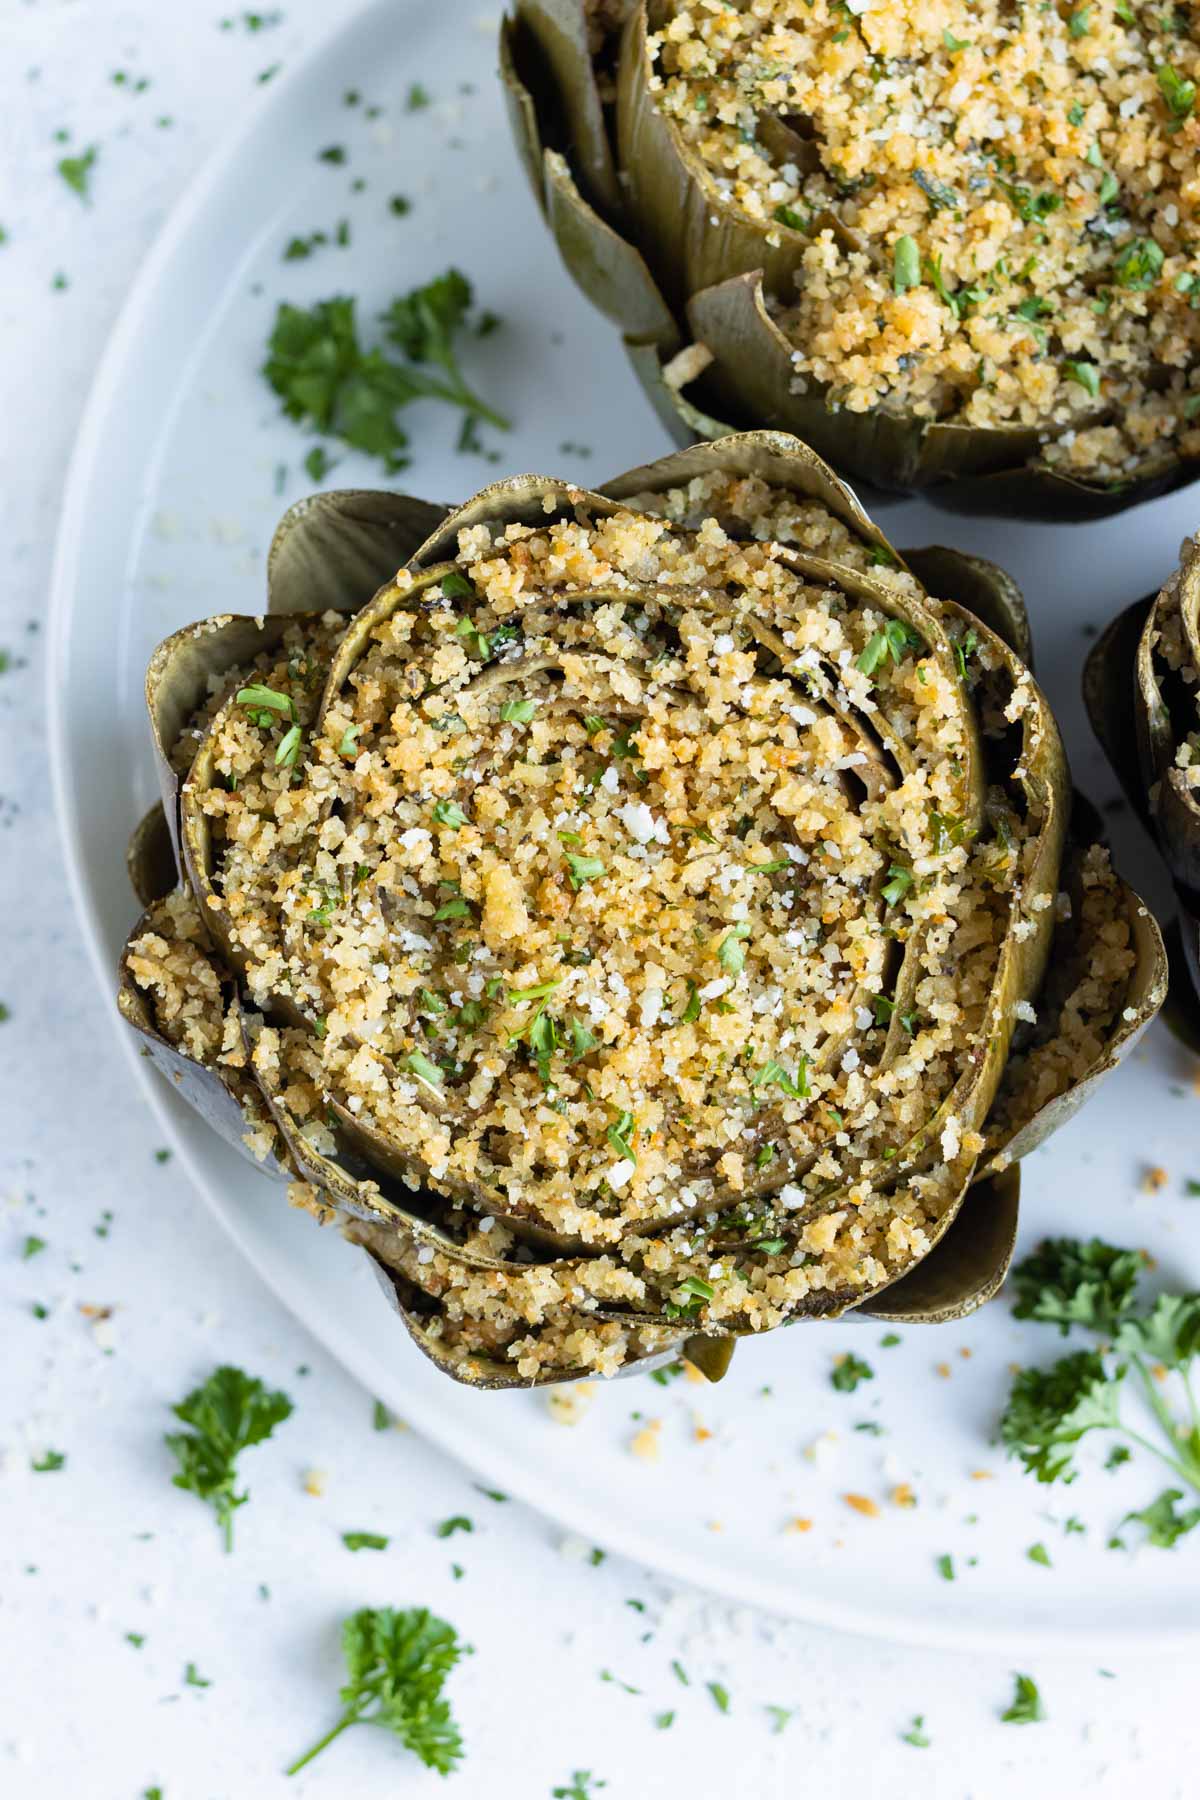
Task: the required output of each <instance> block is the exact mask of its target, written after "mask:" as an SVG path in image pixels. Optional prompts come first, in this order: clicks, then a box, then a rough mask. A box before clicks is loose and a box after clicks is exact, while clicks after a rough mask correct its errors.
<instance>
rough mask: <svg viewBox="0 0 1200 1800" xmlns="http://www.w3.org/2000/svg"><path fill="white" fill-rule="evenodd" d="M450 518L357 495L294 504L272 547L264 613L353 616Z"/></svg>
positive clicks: (422, 505) (417, 503)
mask: <svg viewBox="0 0 1200 1800" xmlns="http://www.w3.org/2000/svg"><path fill="white" fill-rule="evenodd" d="M449 510H450V509H449V507H445V506H434V505H431V504H430V502H429V501H428V500H414V499H412V498H411V497H410V496H409V495H407V494H387V493H377V492H373V491H371V490H369V489H354V488H349V489H338V490H334V491H333V492H330V493H327V494H311V495H309V496H308V498H306V499H304V500H299V501H297V502H296V504H295V506H291V507H289V508H288V510H287V512H285V513H284V515H283V518H282V519H281V520H280V521H279V524H278V526H277V527H276V529H275V535H274V537H273V538H272V540H271V548H270V551H269V552H268V555H267V611H268V612H269V613H273V614H281V613H305V612H311V613H321V612H343V613H351V612H357V611H358V609H359V607H360V606H361V605H362V603H363V596H364V594H373V593H375V592H376V591H377V590H378V589H379V588H381V587H383V586H384V584H385V583H387V582H390V581H393V580H394V579H395V575H396V571H397V569H400V568H402V567H403V566H404V564H405V563H406V562H407V561H408V559H409V557H410V556H411V555H412V553H413V551H414V550H416V549H417V547H418V546H419V545H420V544H422V543H423V542H424V541H425V539H426V538H427V537H428V536H429V534H430V532H432V531H436V529H437V527H438V525H439V524H440V523H441V521H442V520H443V519H444V518H445V516H446V514H447V512H448V511H449Z"/></svg>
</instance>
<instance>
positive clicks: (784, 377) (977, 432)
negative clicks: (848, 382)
mask: <svg viewBox="0 0 1200 1800" xmlns="http://www.w3.org/2000/svg"><path fill="white" fill-rule="evenodd" d="M687 316H688V322H689V324H690V326H691V329H692V332H693V334H694V336H695V337H696V338H697V339H698V340H699V341H700V342H701V343H703V344H705V345H707V347H708V348H709V349H710V350H711V351H712V353H713V356H714V358H715V361H714V363H713V365H712V367H711V369H709V370H708V371H706V373H705V376H704V382H705V388H706V391H707V390H708V389H711V390H712V391H713V392H714V393H715V394H716V397H717V400H718V404H723V405H724V407H725V408H726V409H727V410H730V411H732V412H734V413H735V414H736V415H737V416H740V417H743V418H744V417H745V416H746V415H747V414H750V415H751V416H752V417H754V418H756V419H761V420H762V421H763V422H764V423H765V424H767V425H773V426H776V427H778V428H779V429H781V430H785V431H793V432H795V433H796V435H797V436H798V437H801V438H803V439H804V440H805V441H806V442H807V443H809V444H811V445H813V447H814V448H815V449H816V450H818V451H819V452H820V454H821V455H822V456H825V457H828V458H829V460H830V461H831V462H834V463H835V464H837V465H838V466H840V467H842V468H845V469H847V470H848V471H849V472H851V473H852V474H855V475H859V476H861V477H863V479H865V480H867V481H869V482H871V483H872V484H873V485H874V486H875V487H878V488H881V489H884V490H889V489H897V490H901V491H907V490H909V489H911V488H914V487H923V486H925V485H927V484H928V483H931V482H935V481H940V480H942V479H944V477H945V476H946V474H947V473H950V474H952V475H954V476H960V475H979V474H989V473H991V472H992V471H994V470H996V469H1003V468H1006V467H1008V466H1010V465H1011V464H1012V463H1014V462H1022V463H1023V462H1025V461H1026V460H1027V459H1028V458H1029V456H1031V455H1032V454H1033V453H1034V452H1035V451H1036V450H1037V448H1038V446H1039V444H1040V443H1041V442H1042V436H1041V434H1039V432H1038V431H1037V430H1035V429H1034V428H1032V427H1027V426H1011V427H1006V428H1003V429H998V428H997V429H983V428H981V427H972V426H964V425H953V424H944V423H940V422H938V421H935V420H921V419H917V418H914V417H913V415H912V414H910V413H905V412H901V411H899V410H894V409H890V408H887V407H873V408H871V410H870V411H868V412H852V411H850V410H849V409H848V408H846V407H838V406H835V405H833V404H832V403H831V399H830V394H829V390H828V389H827V388H825V387H824V386H823V385H822V384H821V383H820V382H818V381H815V380H813V379H812V378H811V377H809V378H805V380H804V382H803V384H802V386H801V385H800V384H798V382H797V377H796V370H795V348H794V346H793V345H792V343H791V342H790V340H789V339H788V338H787V337H786V336H785V334H784V332H783V331H782V330H781V329H780V327H779V326H778V325H777V324H776V322H775V320H774V319H773V318H772V317H771V314H770V312H769V310H768V307H767V300H766V291H765V284H764V280H763V275H762V273H761V271H759V270H757V269H753V270H750V271H748V272H744V273H740V274H737V275H732V276H729V277H728V278H727V279H724V280H721V281H718V282H716V283H714V284H713V285H711V286H708V287H703V288H698V289H693V291H692V294H691V297H690V299H689V300H688V303H687Z"/></svg>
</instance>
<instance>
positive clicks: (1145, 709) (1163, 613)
mask: <svg viewBox="0 0 1200 1800" xmlns="http://www.w3.org/2000/svg"><path fill="white" fill-rule="evenodd" d="M1169 609H1170V603H1169V601H1168V599H1167V596H1166V595H1165V594H1159V596H1158V598H1157V599H1156V600H1155V601H1154V602H1153V603H1152V605H1151V607H1150V611H1149V613H1148V614H1147V617H1146V620H1145V623H1144V624H1143V626H1142V633H1141V636H1140V637H1139V639H1138V645H1137V650H1136V653H1135V655H1134V662H1133V678H1134V684H1135V691H1134V721H1135V724H1136V726H1137V743H1138V759H1139V761H1140V763H1141V770H1142V780H1143V781H1144V782H1145V784H1146V786H1147V787H1151V786H1152V785H1153V784H1154V782H1156V781H1158V780H1159V779H1160V778H1161V777H1162V776H1163V775H1164V774H1165V773H1166V771H1167V770H1168V769H1169V768H1170V767H1171V766H1172V764H1173V763H1174V761H1175V750H1176V746H1177V744H1178V735H1177V733H1176V729H1175V724H1174V721H1173V720H1172V718H1171V711H1170V708H1169V706H1168V705H1167V702H1166V699H1165V698H1164V696H1163V692H1162V688H1161V687H1160V685H1159V679H1158V666H1157V660H1156V657H1155V648H1156V646H1157V643H1158V634H1159V631H1160V630H1161V628H1162V626H1163V624H1164V623H1165V622H1166V617H1167V615H1168V613H1169Z"/></svg>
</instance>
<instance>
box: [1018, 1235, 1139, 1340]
mask: <svg viewBox="0 0 1200 1800" xmlns="http://www.w3.org/2000/svg"><path fill="white" fill-rule="evenodd" d="M1144 1266H1145V1265H1144V1259H1143V1257H1142V1255H1141V1252H1140V1251H1138V1250H1120V1249H1118V1248H1117V1247H1116V1246H1115V1245H1113V1244H1106V1243H1104V1242H1103V1241H1102V1240H1101V1239H1100V1238H1092V1239H1091V1241H1090V1242H1088V1243H1082V1242H1081V1241H1080V1240H1079V1239H1077V1238H1047V1239H1046V1240H1045V1242H1044V1243H1042V1244H1039V1245H1038V1247H1037V1249H1036V1250H1035V1251H1033V1253H1032V1254H1031V1255H1030V1256H1027V1257H1026V1258H1025V1260H1024V1262H1021V1263H1018V1264H1017V1266H1016V1268H1015V1269H1014V1270H1013V1273H1012V1279H1013V1283H1014V1285H1015V1287H1016V1290H1017V1304H1016V1305H1015V1306H1014V1307H1013V1317H1014V1318H1015V1319H1039V1320H1041V1322H1042V1323H1043V1324H1047V1325H1057V1326H1058V1328H1059V1330H1060V1331H1061V1332H1062V1333H1063V1335H1064V1336H1065V1335H1066V1333H1067V1332H1068V1331H1069V1330H1070V1328H1071V1326H1072V1325H1087V1326H1089V1327H1090V1328H1091V1329H1092V1330H1093V1331H1101V1332H1109V1331H1114V1330H1115V1329H1116V1327H1117V1326H1118V1325H1119V1324H1120V1322H1121V1321H1122V1320H1123V1319H1124V1318H1126V1317H1127V1316H1128V1314H1129V1313H1130V1312H1131V1311H1132V1310H1133V1307H1134V1305H1135V1304H1136V1289H1137V1283H1138V1277H1139V1276H1140V1274H1141V1272H1142V1269H1143V1267H1144Z"/></svg>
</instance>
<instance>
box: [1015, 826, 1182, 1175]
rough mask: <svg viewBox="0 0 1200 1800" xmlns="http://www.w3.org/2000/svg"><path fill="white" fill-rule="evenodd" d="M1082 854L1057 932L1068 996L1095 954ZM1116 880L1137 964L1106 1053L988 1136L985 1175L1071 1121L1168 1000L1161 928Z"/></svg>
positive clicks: (1068, 882) (1072, 868)
mask: <svg viewBox="0 0 1200 1800" xmlns="http://www.w3.org/2000/svg"><path fill="white" fill-rule="evenodd" d="M1083 849H1084V846H1083V845H1081V844H1072V845H1071V846H1070V847H1069V848H1068V851H1067V855H1066V858H1065V863H1064V869H1063V875H1062V883H1063V886H1064V887H1065V888H1066V889H1067V891H1068V893H1069V894H1070V895H1071V899H1072V908H1071V917H1070V919H1069V920H1066V921H1064V922H1062V923H1061V924H1060V925H1059V926H1058V927H1057V930H1056V933H1055V942H1054V955H1053V965H1054V972H1055V973H1056V974H1058V975H1059V976H1060V985H1061V987H1062V988H1063V990H1064V997H1065V995H1066V994H1069V993H1070V991H1071V988H1072V987H1073V985H1074V981H1073V976H1072V971H1080V972H1082V970H1084V969H1086V968H1087V967H1088V964H1089V960H1090V958H1091V956H1092V955H1093V953H1094V946H1093V945H1092V944H1091V943H1090V942H1089V941H1087V940H1086V939H1085V938H1084V936H1083V932H1082V928H1081V925H1080V916H1081V911H1082V906H1081V889H1080V882H1079V875H1080V865H1081V863H1082V858H1083ZM1116 881H1117V886H1118V890H1119V893H1120V898H1121V904H1122V910H1123V911H1124V914H1125V917H1126V920H1127V922H1128V925H1129V932H1130V937H1131V940H1132V945H1133V953H1134V958H1135V961H1134V966H1133V968H1132V970H1131V971H1130V974H1129V978H1128V982H1127V984H1126V988H1125V992H1124V995H1123V996H1122V999H1121V1003H1120V1004H1119V1005H1118V1007H1117V1008H1116V1012H1115V1016H1114V1018H1113V1020H1112V1022H1111V1024H1110V1025H1109V1027H1108V1029H1107V1032H1106V1034H1105V1038H1104V1043H1103V1045H1102V1048H1101V1049H1100V1051H1099V1053H1098V1054H1097V1056H1096V1057H1095V1058H1094V1059H1093V1060H1092V1062H1091V1063H1090V1064H1089V1065H1088V1067H1087V1068H1086V1069H1085V1070H1083V1071H1081V1073H1080V1074H1079V1075H1078V1076H1077V1077H1076V1078H1075V1079H1074V1080H1073V1081H1072V1082H1071V1084H1070V1086H1069V1087H1067V1088H1066V1089H1065V1090H1063V1091H1062V1092H1061V1093H1058V1094H1056V1095H1055V1096H1054V1097H1053V1098H1052V1099H1050V1100H1048V1101H1047V1102H1045V1103H1044V1104H1043V1105H1042V1106H1040V1107H1038V1108H1037V1109H1036V1110H1035V1111H1034V1112H1033V1113H1032V1114H1030V1115H1029V1116H1028V1117H1027V1118H1025V1119H1022V1120H1018V1121H1016V1122H1015V1123H1012V1124H1007V1125H1006V1126H1005V1128H1004V1130H1003V1131H1000V1132H997V1131H995V1130H993V1131H992V1132H989V1134H988V1149H987V1156H986V1162H985V1165H984V1172H985V1173H989V1172H992V1171H996V1170H1001V1169H1004V1168H1005V1167H1007V1166H1008V1164H1010V1163H1014V1164H1015V1163H1016V1162H1017V1161H1018V1160H1019V1159H1020V1158H1022V1157H1025V1156H1028V1155H1029V1153H1030V1151H1031V1150H1036V1149H1037V1147H1038V1145H1039V1144H1041V1143H1044V1142H1045V1140H1046V1139H1047V1138H1048V1137H1049V1136H1050V1134H1051V1133H1052V1132H1054V1131H1057V1130H1058V1129H1059V1127H1060V1126H1061V1125H1064V1124H1065V1123H1066V1122H1067V1120H1068V1119H1070V1118H1073V1117H1074V1115H1075V1113H1077V1112H1078V1110H1079V1108H1080V1107H1081V1106H1082V1105H1083V1103H1084V1101H1085V1100H1087V1099H1089V1098H1090V1096H1091V1094H1092V1092H1093V1090H1094V1088H1095V1087H1096V1085H1097V1083H1098V1082H1100V1081H1102V1080H1103V1079H1104V1077H1105V1076H1106V1075H1107V1074H1108V1073H1109V1072H1110V1071H1111V1070H1112V1069H1115V1068H1116V1066H1117V1064H1118V1063H1119V1062H1120V1061H1121V1060H1122V1058H1123V1057H1125V1056H1126V1055H1127V1054H1128V1053H1129V1051H1130V1050H1131V1049H1132V1048H1133V1046H1134V1044H1136V1042H1137V1040H1138V1039H1139V1038H1140V1037H1141V1035H1142V1033H1143V1031H1144V1030H1145V1029H1146V1026H1147V1025H1148V1024H1149V1023H1150V1021H1151V1019H1152V1018H1153V1017H1154V1015H1155V1013H1156V1012H1158V1010H1159V1008H1160V1007H1161V1006H1162V1004H1163V1002H1164V1000H1165V999H1166V996H1167V953H1166V947H1165V945H1164V943H1163V937H1162V933H1161V931H1160V930H1159V927H1158V923H1157V921H1156V919H1155V918H1154V915H1153V914H1152V913H1151V912H1150V911H1149V910H1148V908H1147V907H1146V906H1144V905H1143V904H1142V901H1141V900H1140V899H1139V898H1138V896H1137V894H1135V893H1134V891H1133V889H1132V888H1131V887H1130V886H1129V885H1128V884H1127V883H1126V882H1125V881H1123V880H1122V879H1121V877H1120V876H1119V875H1118V876H1116ZM1039 999H1040V1004H1041V1006H1042V1008H1043V1009H1044V1008H1046V1007H1047V1006H1048V1005H1050V1004H1051V1001H1052V996H1051V995H1050V994H1049V993H1048V992H1042V993H1041V995H1040V996H1039ZM1048 1035H1049V1036H1051V1037H1053V1036H1054V1035H1055V1031H1054V1030H1053V1029H1051V1030H1050V1032H1049V1033H1048ZM1006 1075H1007V1076H1008V1077H1009V1078H1010V1079H1015V1078H1016V1072H1015V1070H1014V1066H1013V1065H1012V1064H1011V1063H1010V1065H1009V1068H1008V1070H1007V1071H1006ZM1003 1090H1004V1083H1001V1090H1000V1094H999V1095H998V1098H999V1099H1003Z"/></svg>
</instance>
